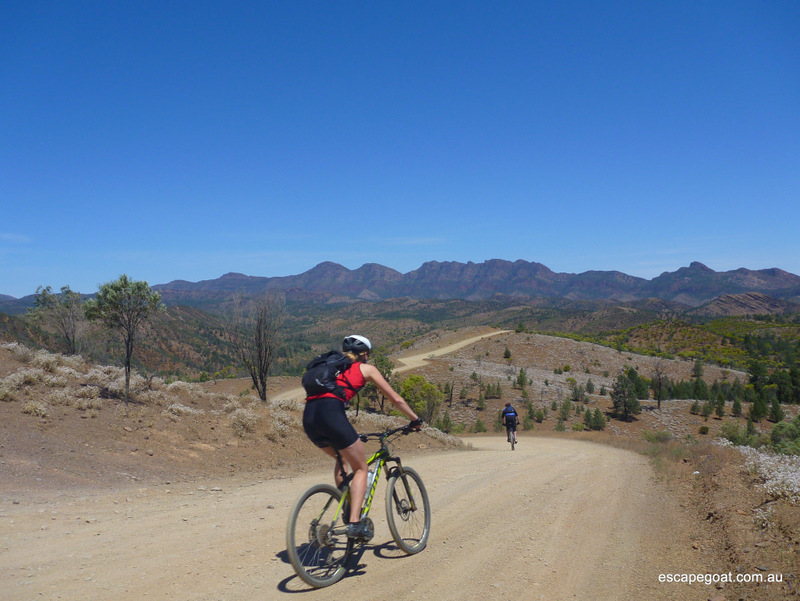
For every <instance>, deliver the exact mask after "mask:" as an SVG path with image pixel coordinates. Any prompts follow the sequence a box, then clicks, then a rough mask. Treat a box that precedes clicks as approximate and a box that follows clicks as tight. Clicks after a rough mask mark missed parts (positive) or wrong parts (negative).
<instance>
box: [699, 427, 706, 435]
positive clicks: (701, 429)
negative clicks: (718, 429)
mask: <svg viewBox="0 0 800 601" xmlns="http://www.w3.org/2000/svg"><path fill="white" fill-rule="evenodd" d="M700 434H708V426H700Z"/></svg>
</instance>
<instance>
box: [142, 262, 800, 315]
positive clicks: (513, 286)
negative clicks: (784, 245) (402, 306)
mask: <svg viewBox="0 0 800 601" xmlns="http://www.w3.org/2000/svg"><path fill="white" fill-rule="evenodd" d="M153 288H154V289H156V290H159V291H160V292H161V294H162V296H163V297H164V300H165V302H167V303H168V304H170V303H172V304H176V303H187V304H195V303H197V302H202V300H203V299H204V298H208V297H209V296H219V295H223V296H226V295H229V294H233V293H236V292H243V293H245V294H257V293H262V292H264V291H268V290H275V291H278V290H279V291H283V292H286V293H288V294H291V295H295V296H298V295H299V296H305V297H306V298H309V297H310V296H313V295H316V296H317V298H318V299H319V300H324V301H328V302H335V301H337V300H348V299H357V300H371V301H378V300H385V299H389V298H401V297H409V298H417V299H439V300H444V299H464V300H487V299H489V298H492V297H494V296H496V295H506V296H517V297H524V298H537V297H539V298H565V299H568V300H614V301H621V302H629V301H635V300H641V299H645V298H658V299H661V300H666V301H671V302H675V303H680V304H683V305H687V306H689V307H699V306H700V305H703V304H705V303H708V302H710V301H712V300H713V299H715V298H717V297H719V296H722V295H732V294H744V293H751V292H753V293H761V294H765V295H768V296H770V297H773V298H777V299H783V300H788V301H793V302H797V301H800V276H797V275H794V274H791V273H788V272H786V271H783V270H781V269H762V270H757V271H753V270H750V269H745V268H741V269H736V270H734V271H725V272H717V271H714V270H713V269H710V268H708V267H706V266H705V265H703V264H702V263H699V262H693V263H691V264H690V265H689V266H688V267H681V268H680V269H678V270H677V271H674V272H664V273H662V274H661V275H659V276H658V277H656V278H653V279H652V280H647V279H644V278H639V277H634V276H630V275H627V274H624V273H621V272H619V271H586V272H583V273H579V274H572V273H556V272H553V271H552V270H550V269H549V268H548V267H546V266H545V265H542V264H541V263H535V262H529V261H523V260H518V261H513V262H512V261H505V260H500V259H493V260H489V261H485V262H483V263H472V262H468V263H459V262H449V261H448V262H438V261H429V262H427V263H424V264H423V265H422V266H421V267H420V268H419V269H416V270H414V271H410V272H408V273H405V274H403V273H400V272H399V271H396V270H394V269H391V268H389V267H384V266H383V265H378V264H376V263H367V264H365V265H362V266H361V267H359V268H358V269H354V270H351V269H347V268H346V267H343V266H342V265H339V264H337V263H332V262H324V263H320V264H319V265H317V266H316V267H314V268H312V269H310V270H308V271H306V272H305V273H302V274H299V275H294V276H285V277H272V278H268V277H254V276H246V275H243V274H240V273H228V274H225V275H223V276H222V277H220V278H217V279H214V280H204V281H200V282H186V281H181V280H176V281H173V282H170V283H168V284H161V285H156V286H153Z"/></svg>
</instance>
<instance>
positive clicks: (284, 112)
mask: <svg viewBox="0 0 800 601" xmlns="http://www.w3.org/2000/svg"><path fill="white" fill-rule="evenodd" d="M0 213H1V215H2V216H0V294H9V295H12V296H16V297H20V296H24V295H27V294H32V293H33V292H34V291H35V290H36V287H37V286H39V285H45V286H46V285H50V286H52V287H53V288H55V289H58V288H60V287H61V286H63V285H69V286H71V287H72V289H73V290H78V291H80V292H86V293H89V292H94V291H96V290H97V286H98V284H100V283H102V282H106V281H109V280H112V279H114V278H116V277H117V276H119V275H120V274H122V273H127V274H128V275H129V276H131V277H133V278H135V279H141V280H147V281H148V282H149V283H150V284H161V283H166V282H169V281H171V280H174V279H185V280H190V281H198V280H204V279H212V278H216V277H219V276H220V275H222V274H224V273H227V272H230V271H236V272H242V273H245V274H248V275H257V276H280V275H290V274H295V273H301V272H303V271H306V270H308V269H310V268H311V267H313V266H314V265H316V264H317V263H320V262H322V261H326V260H330V261H335V262H338V263H341V264H342V265H345V266H346V267H348V268H351V269H355V268H357V267H359V266H361V265H362V264H364V263H381V264H383V265H386V266H389V267H392V268H394V269H397V270H398V271H401V272H403V273H406V272H408V271H411V270H413V269H416V268H418V267H419V266H420V265H421V264H422V263H424V262H425V261H429V260H438V261H461V262H466V261H475V262H481V261H484V260H487V259H493V258H500V259H508V260H516V259H525V260H528V261H538V262H541V263H544V264H545V265H547V266H548V267H550V268H551V269H553V270H554V271H559V272H569V273H580V272H583V271H587V270H618V271H623V272H625V273H629V274H631V275H636V276H640V277H646V278H652V277H655V276H657V275H658V274H660V273H662V272H663V271H674V270H675V269H677V268H679V267H681V266H685V265H688V264H689V263H690V262H691V261H694V260H697V261H701V262H703V263H705V264H706V265H708V266H709V267H711V268H712V269H716V270H718V271H725V270H729V269H736V268H738V267H747V268H751V269H762V268H769V267H779V268H781V269H785V270H787V271H791V272H792V273H798V274H800V252H799V251H800V242H798V224H800V3H798V2H796V1H794V0H788V1H785V2H779V1H774V2H749V1H748V2H740V1H735V0H734V1H719V2H715V1H702V0H701V1H696V0H693V1H685V2H681V1H676V2H614V1H604V2H599V1H598V2H574V1H558V2H556V1H553V2H536V1H530V0H529V1H526V2H513V1H508V2H454V1H453V2H430V1H427V2H408V1H403V2H400V1H395V2H329V1H326V2H303V1H297V2H266V1H265V2H204V1H193V2H180V1H174V2H146V1H139V2H80V1H70V2H37V1H35V0H32V1H30V2H14V1H7V2H2V3H0Z"/></svg>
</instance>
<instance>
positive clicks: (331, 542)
mask: <svg viewBox="0 0 800 601" xmlns="http://www.w3.org/2000/svg"><path fill="white" fill-rule="evenodd" d="M341 498H342V491H340V490H339V489H338V488H336V487H335V486H331V485H330V484H317V485H315V486H312V487H311V488H309V489H308V490H307V491H306V492H304V493H303V494H302V495H301V496H300V498H299V499H297V502H295V504H294V507H293V508H292V511H291V512H290V513H289V522H288V524H287V528H286V551H287V553H288V554H289V561H291V563H292V567H293V568H294V571H295V572H296V573H297V575H298V576H299V577H300V578H302V579H303V581H304V582H306V583H307V584H310V585H311V586H313V587H315V588H321V587H324V586H330V585H331V584H334V583H335V582H338V581H339V580H341V578H342V576H344V573H345V571H346V563H347V559H348V558H349V556H350V553H351V552H352V550H353V541H352V539H348V538H347V536H346V535H345V524H344V522H343V521H342V519H341V518H342V516H341V515H340V516H337V518H336V520H334V515H335V514H336V509H337V507H338V506H339V500H340V499H341Z"/></svg>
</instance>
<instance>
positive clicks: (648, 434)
mask: <svg viewBox="0 0 800 601" xmlns="http://www.w3.org/2000/svg"><path fill="white" fill-rule="evenodd" d="M642 437H644V439H645V440H646V441H647V442H669V441H670V440H672V434H671V433H670V432H668V431H667V430H656V431H653V430H645V431H644V432H642Z"/></svg>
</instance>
